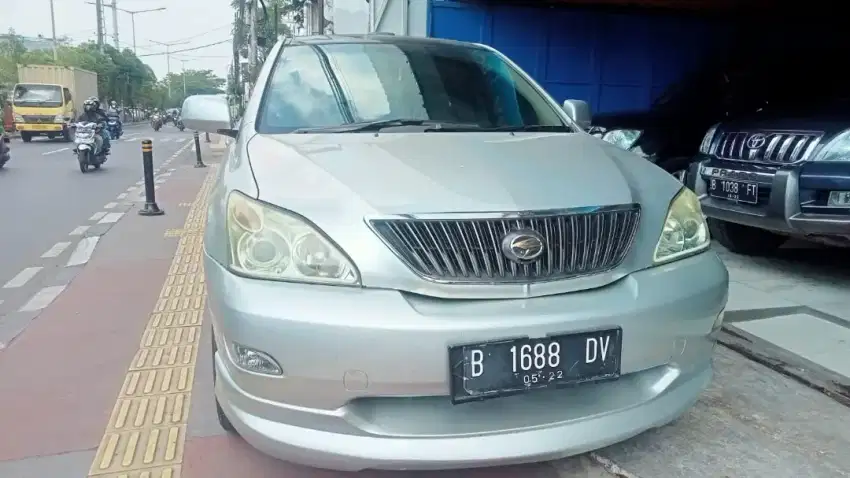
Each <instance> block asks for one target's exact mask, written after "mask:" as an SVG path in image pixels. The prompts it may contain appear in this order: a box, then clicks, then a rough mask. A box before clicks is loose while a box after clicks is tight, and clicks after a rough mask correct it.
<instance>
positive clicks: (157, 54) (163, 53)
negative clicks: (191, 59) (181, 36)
mask: <svg viewBox="0 0 850 478" xmlns="http://www.w3.org/2000/svg"><path fill="white" fill-rule="evenodd" d="M229 41H233V40H232V39H230V38H228V39H226V40H222V41H217V42H215V43H207V44H206V45H201V46H196V47H193V48H184V49H182V50H174V51H172V52H165V51H163V52H159V53H146V54H144V55H137V56H139V57H143V56H162V55H168V54H171V55H173V54H175V53H183V52H186V51H195V50H200V49H202V48H209V47H211V46H216V45H221V44H222V43H227V42H229Z"/></svg>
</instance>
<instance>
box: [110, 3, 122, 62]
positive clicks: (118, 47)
mask: <svg viewBox="0 0 850 478" xmlns="http://www.w3.org/2000/svg"><path fill="white" fill-rule="evenodd" d="M110 8H112V41H113V42H114V43H115V49H116V50H118V51H121V44H120V43H119V42H118V0H112V5H111V6H110Z"/></svg>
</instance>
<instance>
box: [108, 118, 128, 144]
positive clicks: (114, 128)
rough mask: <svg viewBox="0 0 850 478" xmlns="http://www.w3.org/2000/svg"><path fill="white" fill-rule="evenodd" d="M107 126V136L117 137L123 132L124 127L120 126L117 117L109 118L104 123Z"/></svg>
mask: <svg viewBox="0 0 850 478" xmlns="http://www.w3.org/2000/svg"><path fill="white" fill-rule="evenodd" d="M106 126H107V128H109V136H111V137H112V139H119V138H120V137H121V135H122V134H124V128H122V127H121V122H120V121H118V118H117V117H111V118H109V122H108V123H107V124H106Z"/></svg>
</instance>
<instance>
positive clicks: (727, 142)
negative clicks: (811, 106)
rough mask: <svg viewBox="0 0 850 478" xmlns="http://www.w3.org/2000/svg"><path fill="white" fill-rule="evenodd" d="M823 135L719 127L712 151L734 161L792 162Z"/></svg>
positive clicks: (803, 156)
mask: <svg viewBox="0 0 850 478" xmlns="http://www.w3.org/2000/svg"><path fill="white" fill-rule="evenodd" d="M822 137H823V133H820V132H817V131H752V132H746V131H720V132H718V133H717V137H716V138H714V140H713V141H712V148H711V154H713V155H715V156H717V157H718V158H720V159H730V160H733V161H752V162H757V163H768V164H777V165H779V164H791V163H796V162H798V161H805V160H806V159H808V158H809V157H810V156H811V154H812V152H813V151H814V150H815V148H816V147H817V146H818V144H819V143H820V140H821V138H822Z"/></svg>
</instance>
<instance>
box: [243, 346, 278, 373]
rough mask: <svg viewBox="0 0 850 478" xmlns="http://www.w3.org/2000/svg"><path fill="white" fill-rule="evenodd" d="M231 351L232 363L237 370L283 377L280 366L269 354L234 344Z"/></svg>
mask: <svg viewBox="0 0 850 478" xmlns="http://www.w3.org/2000/svg"><path fill="white" fill-rule="evenodd" d="M231 349H232V350H233V361H234V363H236V365H237V366H238V367H239V368H243V369H245V370H247V371H249V372H254V373H261V374H263V375H283V370H281V368H280V365H278V364H277V362H276V361H275V359H273V358H271V356H270V355H269V354H267V353H265V352H260V351H259V350H255V349H252V348H250V347H245V346H244V345H240V344H236V343H234V344H232V346H231Z"/></svg>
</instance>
